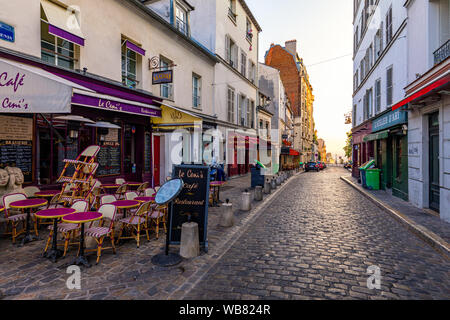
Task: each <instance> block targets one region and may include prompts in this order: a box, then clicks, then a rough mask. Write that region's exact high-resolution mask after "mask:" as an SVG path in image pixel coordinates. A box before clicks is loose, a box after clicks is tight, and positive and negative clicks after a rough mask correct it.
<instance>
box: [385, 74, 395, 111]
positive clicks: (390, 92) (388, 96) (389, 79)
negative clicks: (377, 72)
mask: <svg viewBox="0 0 450 320" xmlns="http://www.w3.org/2000/svg"><path fill="white" fill-rule="evenodd" d="M393 72H394V68H393V67H389V69H387V72H386V104H387V105H388V106H390V105H391V104H392V100H393V97H392V95H393V90H394V84H393V78H392V77H393Z"/></svg>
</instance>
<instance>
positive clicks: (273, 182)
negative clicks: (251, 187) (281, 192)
mask: <svg viewBox="0 0 450 320" xmlns="http://www.w3.org/2000/svg"><path fill="white" fill-rule="evenodd" d="M270 186H271V188H272V189H273V190H275V189H276V188H277V180H276V178H275V177H273V178H272V181H271V182H270Z"/></svg>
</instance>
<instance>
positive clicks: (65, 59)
mask: <svg viewBox="0 0 450 320" xmlns="http://www.w3.org/2000/svg"><path fill="white" fill-rule="evenodd" d="M76 49H78V46H77V45H74V44H73V43H72V42H69V41H67V40H64V39H61V38H58V37H55V36H53V35H51V34H50V33H48V24H47V23H46V22H44V21H41V59H42V60H43V61H45V62H47V63H51V64H54V65H56V66H59V67H64V68H68V69H72V70H74V69H75V62H76V61H77V60H76V59H75V50H76Z"/></svg>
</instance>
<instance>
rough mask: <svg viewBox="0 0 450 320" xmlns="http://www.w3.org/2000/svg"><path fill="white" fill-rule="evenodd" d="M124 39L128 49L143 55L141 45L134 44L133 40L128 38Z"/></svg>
mask: <svg viewBox="0 0 450 320" xmlns="http://www.w3.org/2000/svg"><path fill="white" fill-rule="evenodd" d="M125 41H126V44H125V45H126V47H127V48H128V49H130V50H131V51H134V52H136V53H137V54H140V55H141V56H143V57H145V50H144V49H142V48H141V47H138V46H137V45H135V44H134V43H133V42H131V41H129V40H125Z"/></svg>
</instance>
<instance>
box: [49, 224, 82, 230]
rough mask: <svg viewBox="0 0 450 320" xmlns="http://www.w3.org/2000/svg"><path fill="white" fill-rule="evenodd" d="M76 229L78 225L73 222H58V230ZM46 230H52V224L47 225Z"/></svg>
mask: <svg viewBox="0 0 450 320" xmlns="http://www.w3.org/2000/svg"><path fill="white" fill-rule="evenodd" d="M76 229H78V225H77V224H74V223H60V224H58V232H69V231H72V230H76ZM48 230H53V225H51V226H49V227H48Z"/></svg>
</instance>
